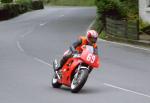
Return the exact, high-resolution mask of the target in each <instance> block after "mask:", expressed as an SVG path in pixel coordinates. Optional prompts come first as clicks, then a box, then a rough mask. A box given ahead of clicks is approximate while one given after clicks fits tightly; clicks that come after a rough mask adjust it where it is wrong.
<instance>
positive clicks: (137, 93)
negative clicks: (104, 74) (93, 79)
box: [104, 83, 150, 98]
mask: <svg viewBox="0 0 150 103" xmlns="http://www.w3.org/2000/svg"><path fill="white" fill-rule="evenodd" d="M104 85H105V86H108V87H112V88H115V89H119V90H122V91H125V92H130V93H134V94H136V95H140V96H144V97H147V98H150V95H147V94H144V93H140V92H136V91H133V90H129V89H125V88H121V87H118V86H115V85H112V84H108V83H104Z"/></svg>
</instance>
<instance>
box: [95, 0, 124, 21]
mask: <svg viewBox="0 0 150 103" xmlns="http://www.w3.org/2000/svg"><path fill="white" fill-rule="evenodd" d="M96 6H97V13H98V15H99V16H100V17H102V18H105V17H106V16H107V17H110V18H114V19H121V18H125V17H126V14H127V12H126V10H125V9H124V8H123V5H122V4H121V2H120V1H119V0H96Z"/></svg>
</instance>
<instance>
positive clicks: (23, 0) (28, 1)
mask: <svg viewBox="0 0 150 103" xmlns="http://www.w3.org/2000/svg"><path fill="white" fill-rule="evenodd" d="M16 3H18V4H21V5H22V6H23V7H27V8H25V9H28V10H31V9H32V0H16Z"/></svg>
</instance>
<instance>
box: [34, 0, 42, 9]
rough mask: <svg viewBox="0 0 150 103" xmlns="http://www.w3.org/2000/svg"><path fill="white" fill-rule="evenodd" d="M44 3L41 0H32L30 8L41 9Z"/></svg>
mask: <svg viewBox="0 0 150 103" xmlns="http://www.w3.org/2000/svg"><path fill="white" fill-rule="evenodd" d="M43 8H44V5H43V2H42V1H33V2H32V9H33V10H38V9H43Z"/></svg>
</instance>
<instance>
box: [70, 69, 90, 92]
mask: <svg viewBox="0 0 150 103" xmlns="http://www.w3.org/2000/svg"><path fill="white" fill-rule="evenodd" d="M88 74H89V71H88V70H87V69H81V70H80V71H79V72H77V73H76V74H75V75H74V78H73V80H72V83H71V92H72V93H77V92H79V91H80V90H81V89H82V87H83V86H84V84H85V82H86V80H87V78H88Z"/></svg>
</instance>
